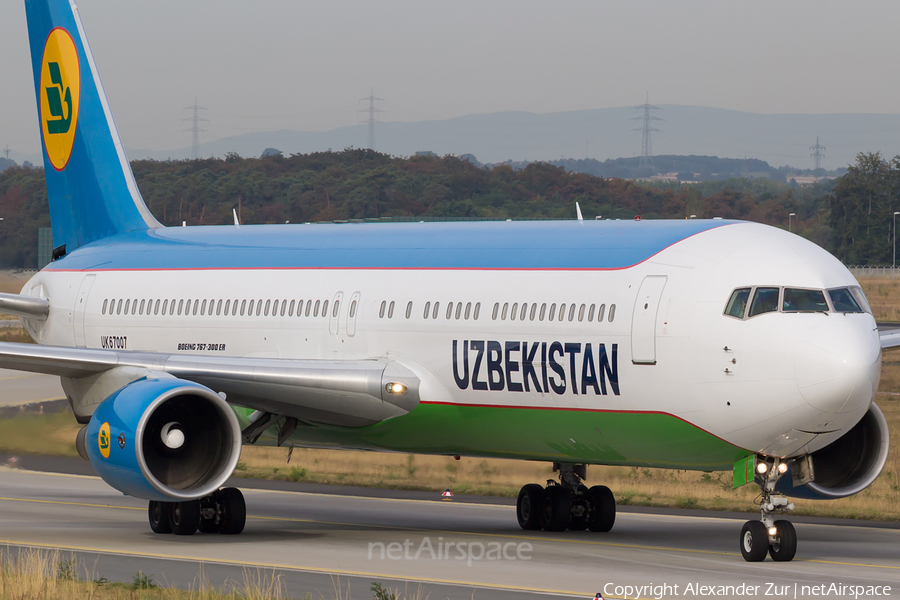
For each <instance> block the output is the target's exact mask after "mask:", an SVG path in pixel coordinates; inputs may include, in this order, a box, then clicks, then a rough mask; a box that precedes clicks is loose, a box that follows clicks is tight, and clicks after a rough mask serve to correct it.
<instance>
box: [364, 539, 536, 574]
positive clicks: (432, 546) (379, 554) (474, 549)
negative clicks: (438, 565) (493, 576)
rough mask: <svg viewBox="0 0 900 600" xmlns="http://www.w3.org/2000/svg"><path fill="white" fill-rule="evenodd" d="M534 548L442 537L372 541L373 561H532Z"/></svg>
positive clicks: (467, 563) (511, 543)
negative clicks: (388, 541) (418, 539)
mask: <svg viewBox="0 0 900 600" xmlns="http://www.w3.org/2000/svg"><path fill="white" fill-rule="evenodd" d="M533 551H534V548H533V547H532V545H531V544H529V543H528V542H506V543H501V542H488V543H487V544H483V543H481V542H445V541H444V538H442V537H439V538H438V539H437V543H432V541H431V538H430V537H427V536H426V537H424V538H422V541H421V542H419V543H418V544H417V543H416V542H414V541H412V540H410V539H406V540H404V541H403V542H402V543H401V542H390V543H388V544H385V543H384V542H369V560H373V559H380V560H420V559H431V560H458V561H465V562H466V565H467V566H469V567H471V566H472V564H473V563H475V562H478V561H482V560H490V561H500V560H531V553H532V552H533Z"/></svg>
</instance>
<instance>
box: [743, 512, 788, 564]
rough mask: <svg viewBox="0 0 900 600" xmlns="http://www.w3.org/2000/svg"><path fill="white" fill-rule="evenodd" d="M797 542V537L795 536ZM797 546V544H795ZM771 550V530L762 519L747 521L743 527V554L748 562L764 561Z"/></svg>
mask: <svg viewBox="0 0 900 600" xmlns="http://www.w3.org/2000/svg"><path fill="white" fill-rule="evenodd" d="M781 522H782V523H784V522H785V521H781ZM795 542H796V538H795ZM795 548H796V544H795ZM768 551H769V532H768V531H767V530H766V526H765V524H763V522H762V521H747V522H746V523H744V527H743V528H741V555H743V557H744V560H746V561H747V562H762V561H763V560H765V558H766V553H767V552H768Z"/></svg>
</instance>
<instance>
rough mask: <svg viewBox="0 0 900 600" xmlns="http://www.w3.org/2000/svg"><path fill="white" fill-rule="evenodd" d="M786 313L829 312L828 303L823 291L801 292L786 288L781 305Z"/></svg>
mask: <svg viewBox="0 0 900 600" xmlns="http://www.w3.org/2000/svg"><path fill="white" fill-rule="evenodd" d="M781 310H782V311H784V312H828V302H826V301H825V292H823V291H822V290H800V289H795V288H784V300H783V301H782V303H781Z"/></svg>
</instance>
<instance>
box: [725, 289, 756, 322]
mask: <svg viewBox="0 0 900 600" xmlns="http://www.w3.org/2000/svg"><path fill="white" fill-rule="evenodd" d="M749 299H750V288H741V289H739V290H734V291H733V292H732V293H731V299H729V300H728V305H727V306H726V307H725V314H726V315H729V316H732V317H735V318H737V319H743V318H744V310H745V309H746V308H747V300H749Z"/></svg>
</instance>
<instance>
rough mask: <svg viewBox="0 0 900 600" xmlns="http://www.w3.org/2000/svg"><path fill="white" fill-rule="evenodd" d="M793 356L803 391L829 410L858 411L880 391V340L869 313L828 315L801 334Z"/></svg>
mask: <svg viewBox="0 0 900 600" xmlns="http://www.w3.org/2000/svg"><path fill="white" fill-rule="evenodd" d="M825 319H827V321H826V320H825ZM794 359H795V363H794V370H795V374H796V378H797V386H798V387H799V388H800V393H801V394H802V395H803V398H804V399H805V400H806V401H807V402H808V403H809V404H810V405H811V406H812V407H814V408H816V409H818V410H820V411H822V412H824V413H826V414H835V413H848V412H855V411H858V410H860V409H862V408H865V407H868V406H869V404H870V403H871V401H872V398H874V397H875V390H876V389H877V388H878V381H879V379H880V377H881V342H880V340H879V337H878V331H877V330H876V329H875V322H874V320H873V319H872V318H871V317H870V316H869V315H846V316H845V315H839V314H832V315H828V316H827V317H824V318H823V322H821V323H818V324H817V325H816V326H815V327H813V328H811V329H809V330H808V331H806V332H805V333H804V334H802V335H801V336H800V343H799V344H798V345H797V353H796V355H795V357H794Z"/></svg>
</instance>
